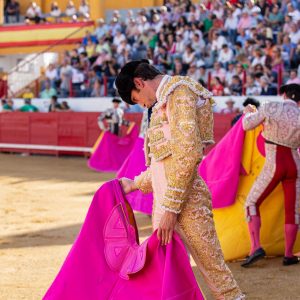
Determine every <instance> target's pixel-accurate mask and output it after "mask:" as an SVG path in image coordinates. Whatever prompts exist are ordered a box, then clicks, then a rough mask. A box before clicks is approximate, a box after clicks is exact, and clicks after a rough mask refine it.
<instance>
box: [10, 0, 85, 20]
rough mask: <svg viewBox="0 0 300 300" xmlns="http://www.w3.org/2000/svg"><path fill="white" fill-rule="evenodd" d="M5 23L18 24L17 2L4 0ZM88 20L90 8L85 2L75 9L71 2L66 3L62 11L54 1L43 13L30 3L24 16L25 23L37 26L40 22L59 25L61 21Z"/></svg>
mask: <svg viewBox="0 0 300 300" xmlns="http://www.w3.org/2000/svg"><path fill="white" fill-rule="evenodd" d="M4 15H5V23H19V22H20V3H19V1H17V0H6V2H5V5H4ZM79 17H80V18H82V19H84V20H88V19H89V18H90V7H89V5H88V2H87V1H86V0H82V1H81V2H80V5H79V7H78V8H77V7H76V6H75V5H74V3H73V1H68V3H67V5H66V7H65V10H64V11H63V10H62V9H61V8H60V7H59V5H58V3H57V2H56V1H53V2H52V3H51V7H50V12H49V13H45V12H43V11H42V9H41V7H40V6H39V5H38V4H37V3H36V2H35V1H32V2H31V3H30V4H29V6H28V8H27V10H26V14H25V16H24V20H25V22H26V23H30V22H33V23H35V24H39V23H42V22H55V23H60V22H62V20H63V19H64V20H69V21H72V22H74V21H76V20H77V19H78V18H79Z"/></svg>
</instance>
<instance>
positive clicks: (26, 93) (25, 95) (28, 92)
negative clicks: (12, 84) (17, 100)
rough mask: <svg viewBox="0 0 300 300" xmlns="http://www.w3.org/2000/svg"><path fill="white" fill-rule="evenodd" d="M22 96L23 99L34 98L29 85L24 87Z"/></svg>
mask: <svg viewBox="0 0 300 300" xmlns="http://www.w3.org/2000/svg"><path fill="white" fill-rule="evenodd" d="M22 98H23V99H25V100H26V99H32V98H34V94H33V92H32V91H31V89H30V88H29V87H27V88H25V91H24V93H23V95H22Z"/></svg>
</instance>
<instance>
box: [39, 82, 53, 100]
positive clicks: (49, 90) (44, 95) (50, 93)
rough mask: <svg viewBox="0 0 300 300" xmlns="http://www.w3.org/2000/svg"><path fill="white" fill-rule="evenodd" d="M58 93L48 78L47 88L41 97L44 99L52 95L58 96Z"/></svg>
mask: <svg viewBox="0 0 300 300" xmlns="http://www.w3.org/2000/svg"><path fill="white" fill-rule="evenodd" d="M56 95H57V92H56V89H55V88H53V87H52V86H51V81H49V80H46V81H45V88H44V89H43V90H42V91H41V94H40V97H41V98H42V99H49V98H51V97H52V96H56Z"/></svg>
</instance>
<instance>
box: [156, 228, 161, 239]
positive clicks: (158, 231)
mask: <svg viewBox="0 0 300 300" xmlns="http://www.w3.org/2000/svg"><path fill="white" fill-rule="evenodd" d="M157 238H158V240H159V241H161V238H162V236H161V228H160V227H158V230H157Z"/></svg>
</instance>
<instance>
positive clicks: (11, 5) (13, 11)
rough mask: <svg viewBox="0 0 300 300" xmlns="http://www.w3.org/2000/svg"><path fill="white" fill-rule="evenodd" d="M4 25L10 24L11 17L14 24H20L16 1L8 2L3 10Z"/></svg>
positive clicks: (18, 8) (18, 7)
mask: <svg viewBox="0 0 300 300" xmlns="http://www.w3.org/2000/svg"><path fill="white" fill-rule="evenodd" d="M4 14H5V23H11V20H12V17H13V18H15V22H17V23H19V22H20V4H19V2H18V1H16V0H8V1H7V3H6V5H5V8H4Z"/></svg>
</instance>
